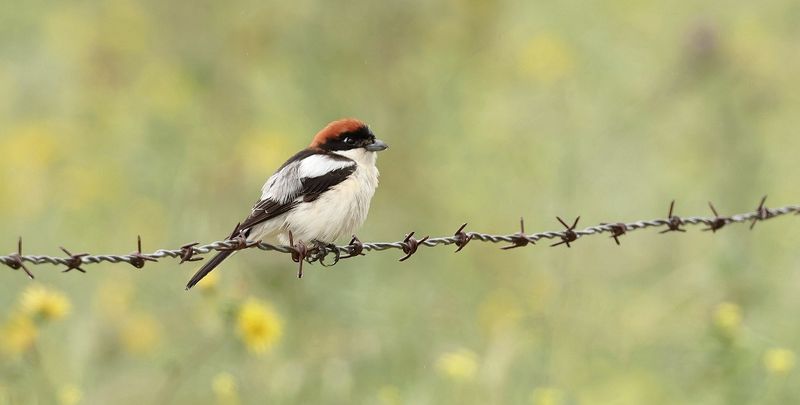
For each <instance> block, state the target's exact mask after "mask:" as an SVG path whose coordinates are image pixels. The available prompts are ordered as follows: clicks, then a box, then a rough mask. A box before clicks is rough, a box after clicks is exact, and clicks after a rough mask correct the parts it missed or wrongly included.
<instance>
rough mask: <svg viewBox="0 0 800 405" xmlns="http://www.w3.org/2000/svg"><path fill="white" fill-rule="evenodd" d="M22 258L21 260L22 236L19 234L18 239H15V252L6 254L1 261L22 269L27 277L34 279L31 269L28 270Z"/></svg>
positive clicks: (15, 268) (13, 267)
mask: <svg viewBox="0 0 800 405" xmlns="http://www.w3.org/2000/svg"><path fill="white" fill-rule="evenodd" d="M22 260H23V256H22V236H20V237H19V240H17V253H12V254H10V255H8V256H6V258H5V260H4V261H3V263H5V264H6V266H8V267H11V268H12V269H14V270H19V269H22V270H23V271H24V272H25V274H27V275H28V277H30V279H31V280H33V279H34V277H33V273H31V271H30V270H28V267H26V266H25V263H24V262H23V261H22Z"/></svg>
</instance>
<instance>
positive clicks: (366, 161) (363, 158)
mask: <svg viewBox="0 0 800 405" xmlns="http://www.w3.org/2000/svg"><path fill="white" fill-rule="evenodd" d="M333 153H335V154H337V155H341V156H344V157H346V158H348V159H352V160H353V161H355V162H356V163H357V164H358V165H359V166H362V165H363V166H367V167H369V166H375V162H376V161H377V160H378V153H377V152H370V151H368V150H366V149H364V148H357V149H350V150H342V151H336V152H333Z"/></svg>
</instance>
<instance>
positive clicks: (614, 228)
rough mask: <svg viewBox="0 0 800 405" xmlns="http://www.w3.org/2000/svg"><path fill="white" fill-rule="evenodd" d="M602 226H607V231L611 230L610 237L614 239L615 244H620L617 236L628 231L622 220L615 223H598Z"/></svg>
mask: <svg viewBox="0 0 800 405" xmlns="http://www.w3.org/2000/svg"><path fill="white" fill-rule="evenodd" d="M600 225H603V226H606V227H608V230H609V232H611V236H609V237H610V238H613V239H614V242H616V243H617V246H619V245H620V243H619V237H620V236H622V235H625V233H627V232H628V226H627V225H625V224H624V223H622V222H617V223H616V224H600Z"/></svg>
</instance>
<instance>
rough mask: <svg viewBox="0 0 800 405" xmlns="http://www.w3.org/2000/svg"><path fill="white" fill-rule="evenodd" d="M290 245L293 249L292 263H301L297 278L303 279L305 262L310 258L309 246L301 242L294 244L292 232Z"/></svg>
mask: <svg viewBox="0 0 800 405" xmlns="http://www.w3.org/2000/svg"><path fill="white" fill-rule="evenodd" d="M289 245H290V246H291V249H292V261H293V262H295V263H300V267H299V268H298V269H297V278H303V261H305V259H306V257H307V256H308V246H306V244H305V243H303V241H301V240H299V241H297V243H294V236H293V235H292V231H289Z"/></svg>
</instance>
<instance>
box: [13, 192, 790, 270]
mask: <svg viewBox="0 0 800 405" xmlns="http://www.w3.org/2000/svg"><path fill="white" fill-rule="evenodd" d="M765 203H766V196H765V197H764V198H762V199H761V202H760V204H759V205H758V207H757V208H756V209H755V210H754V211H751V212H747V213H743V214H736V215H731V216H720V215H719V214H718V213H717V210H716V208H715V207H714V205H713V204H711V203H710V202H709V207H710V208H711V211H712V213H713V214H714V216H713V217H680V216H678V215H676V214H675V213H674V209H675V201H672V203H671V204H670V207H669V212H668V214H667V217H666V218H659V219H652V220H642V221H634V222H629V223H623V222H617V223H600V224H599V225H595V226H590V227H587V228H584V229H580V230H577V229H575V228H576V227H577V224H578V220H579V219H580V217H577V218H576V219H575V220H574V222H573V223H572V225H568V223H567V222H565V221H564V220H562V219H561V218H559V217H556V218H557V220H558V222H560V223H561V225H562V226H563V227H564V228H565V229H563V230H561V231H546V232H538V233H532V234H528V233H526V232H525V222H524V220H523V219H522V218H520V231H519V232H517V233H514V234H509V235H491V234H486V233H481V232H471V231H465V228H466V226H467V224H463V225H461V227H459V228H458V230H457V231H456V232H455V234H453V236H444V237H438V238H430V237H427V236H426V237H424V238H421V239H417V238H415V237H414V232H410V233H408V234H407V235H406V236H405V237H404V238H403V240H401V241H397V242H374V243H363V242H361V241H360V240H359V239H358V238H357V237H355V236H353V239H352V240H351V241H350V243H348V244H347V245H342V246H333V245H330V246H323V245H320V244H314V245H310V246H307V245H305V244H304V243H302V242H298V243H294V242H292V243H291V246H282V245H273V244H269V243H265V242H254V241H247V240H244V239H243V238H242V237H239V236H237V237H234V238H233V239H230V240H221V241H216V242H212V243H208V244H205V245H200V244H198V243H197V242H193V243H188V244H185V245H182V246H181V247H180V248H178V249H158V250H156V251H155V252H153V253H143V252H142V244H141V238H138V243H137V250H136V251H135V252H133V253H130V254H127V255H90V254H87V253H80V254H72V253H70V252H69V251H68V250H67V249H65V248H64V247H61V250H63V251H64V253H66V254H67V256H45V255H23V254H22V238H20V239H19V241H18V245H17V251H16V252H14V253H11V254H9V255H6V256H0V263H3V264H5V265H6V266H8V267H10V268H12V269H14V270H20V269H21V270H23V271H24V272H25V273H26V274H27V275H28V276H29V277H30V278H33V273H32V272H31V271H30V269H29V268H28V266H25V263H31V264H35V265H40V264H53V265H58V266H66V267H65V269H63V270H62V271H63V272H69V271H71V270H78V271H80V272H82V273H85V270H84V269H83V268H81V266H86V265H89V264H99V263H103V262H106V263H128V264H130V265H132V266H134V267H136V268H142V267H144V266H145V264H146V263H147V262H157V261H158V260H159V259H164V258H167V257H170V258H177V259H179V260H180V263H184V262H194V261H198V260H202V259H203V258H202V256H203V255H205V254H208V253H211V252H214V251H227V250H243V249H251V248H258V249H261V250H264V251H272V252H279V253H287V254H290V255H291V257H292V260H293V261H294V262H296V263H300V271H299V274H298V275H299V276H302V263H303V261H305V262H308V263H313V262H317V261H318V262H320V263H321V264H323V265H327V266H330V265H333V264H336V263H337V262H338V261H339V260H340V259H347V258H352V257H355V256H363V255H364V254H365V253H366V252H380V251H386V250H391V249H396V250H402V251H403V253H404V255H403V256H402V257H401V258H400V261H405V260H407V259H409V258H410V257H411V256H412V255H414V254H415V253H416V252H417V250H418V249H419V248H420V247H422V246H425V247H436V246H448V245H454V246H456V247H457V249H456V250H455V252H459V251H461V250H462V249H464V247H465V246H466V245H467V244H468V243H469V242H470V241H473V240H477V241H480V242H489V243H510V245H507V246H505V247H503V249H514V248H518V247H523V246H532V245H535V244H536V242H537V241H540V240H542V239H558V240H559V241H558V242H556V243H553V244H551V245H550V246H552V247H555V246H559V245H562V244H563V245H565V246H566V247H571V246H572V245H571V244H574V243H575V242H576V241H577V240H578V239H580V238H582V237H584V236H591V235H600V234H603V233H608V234H609V237H610V238H612V239H614V242H616V244H618V245H619V244H620V237H622V236H623V235H626V234H628V233H631V232H633V231H637V230H641V229H646V228H662V227H663V228H664V229H663V230H661V232H660V233H668V232H673V231H677V232H685V229H684V228H683V227H686V226H696V225H705V226H706V228H704V229H702V230H703V231H709V230H710V231H712V232H714V233H716V232H717V231H718V230H720V229H721V228H722V227H724V226H727V225H729V224H733V223H742V222H751V224H750V229H752V228H753V227H754V226H755V224H756V223H758V222H759V221H764V220H767V219H770V218H775V217H779V216H784V215H787V214H792V213H795V214H800V205H786V206H783V207H780V208H767V207H766V205H765ZM329 253H333V254H335V258H334V259H333V260H334V261H333V263H332V264H329V263H325V258H326V257H327V255H328V254H329Z"/></svg>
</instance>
